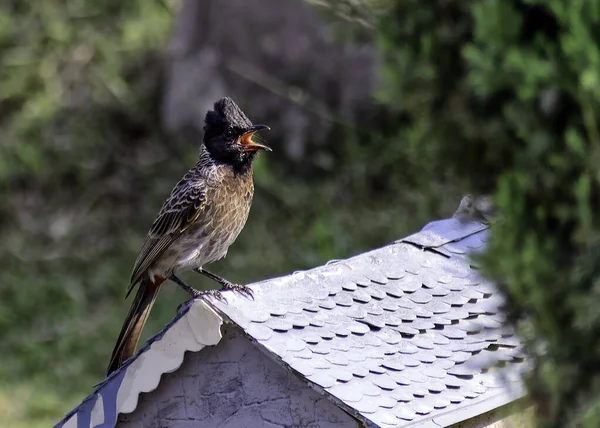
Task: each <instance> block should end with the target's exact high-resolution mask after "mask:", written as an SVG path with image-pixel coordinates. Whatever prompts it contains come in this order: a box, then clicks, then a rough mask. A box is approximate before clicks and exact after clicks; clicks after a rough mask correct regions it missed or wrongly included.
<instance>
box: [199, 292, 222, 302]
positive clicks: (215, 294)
mask: <svg viewBox="0 0 600 428" xmlns="http://www.w3.org/2000/svg"><path fill="white" fill-rule="evenodd" d="M202 296H207V297H213V298H215V299H217V300H218V301H220V302H223V303H227V299H226V298H225V296H223V293H221V291H220V290H208V291H205V292H204V293H202Z"/></svg>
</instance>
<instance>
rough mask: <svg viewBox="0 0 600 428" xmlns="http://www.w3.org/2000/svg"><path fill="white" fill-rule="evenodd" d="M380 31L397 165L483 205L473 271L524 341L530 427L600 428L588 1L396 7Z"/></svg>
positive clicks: (598, 105) (597, 139)
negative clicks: (495, 291) (498, 298)
mask: <svg viewBox="0 0 600 428" xmlns="http://www.w3.org/2000/svg"><path fill="white" fill-rule="evenodd" d="M381 28H382V33H381V38H380V46H381V48H382V52H383V53H384V56H385V63H386V65H385V68H384V76H385V78H386V81H387V83H388V84H389V85H390V87H391V88H393V90H391V89H390V88H389V87H388V88H387V89H386V92H385V93H384V94H382V97H383V98H384V99H385V100H386V101H387V102H388V103H389V104H390V105H392V106H395V108H397V109H398V110H401V111H403V112H404V113H405V114H406V115H407V116H408V117H409V118H410V120H409V125H408V126H406V127H400V128H399V129H398V136H399V138H400V139H401V140H402V141H403V142H404V143H405V144H406V146H407V153H408V155H409V156H410V163H412V164H414V165H419V166H423V165H427V167H425V168H423V169H422V171H423V173H424V176H423V180H424V181H427V180H430V179H431V177H432V176H436V175H439V173H440V171H444V172H445V173H447V174H450V175H456V176H458V177H462V178H464V179H467V180H469V182H470V183H471V184H470V187H471V188H473V189H475V190H478V191H480V192H493V193H494V195H495V196H494V198H495V203H496V205H497V208H498V209H499V211H500V212H501V217H500V219H499V221H498V222H497V224H495V226H494V228H493V231H492V237H491V240H490V245H489V251H488V252H487V254H486V255H485V256H483V257H482V258H481V260H480V261H481V263H482V267H483V269H484V272H485V273H486V274H488V275H490V276H491V277H492V278H494V279H495V280H497V281H498V283H499V284H500V285H501V287H502V289H503V290H504V292H505V293H506V294H507V296H508V303H509V305H508V310H509V315H510V316H511V320H512V321H513V322H516V323H518V324H519V325H520V326H521V331H522V334H523V336H524V338H525V339H526V340H527V343H528V349H529V353H530V355H531V357H532V361H533V362H534V363H535V367H534V370H533V371H532V373H531V375H530V376H529V378H528V385H529V389H530V394H531V397H532V399H533V402H534V403H535V404H536V405H537V421H538V426H540V427H556V428H559V427H560V428H562V427H569V426H585V427H597V426H600V417H599V416H598V414H599V404H598V403H599V401H598V399H599V397H600V382H599V380H600V348H599V347H598V346H597V344H598V337H599V336H600V316H599V314H600V311H599V309H598V308H599V307H600V239H599V238H600V217H598V213H599V212H600V206H599V204H600V193H599V192H600V168H599V165H600V134H599V131H598V124H599V120H598V117H599V113H600V49H599V47H600V33H599V32H598V28H600V1H597V0H549V1H535V0H522V1H519V0H510V1H508V0H482V1H464V0H460V1H458V0H457V1H444V2H438V1H433V0H431V1H424V0H412V1H411V0H406V1H399V2H396V3H395V8H394V12H393V13H390V14H389V15H388V17H387V18H386V19H385V20H384V22H383V24H382V27H381ZM423 162H425V163H423ZM597 217H598V218H597Z"/></svg>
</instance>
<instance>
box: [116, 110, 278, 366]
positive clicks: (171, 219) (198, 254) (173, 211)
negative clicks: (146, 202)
mask: <svg viewBox="0 0 600 428" xmlns="http://www.w3.org/2000/svg"><path fill="white" fill-rule="evenodd" d="M264 128H267V127H265V126H263V125H252V123H251V122H250V120H249V119H248V118H247V117H246V116H245V115H244V113H243V112H242V111H241V110H240V109H239V107H238V106H237V105H236V104H235V103H234V102H233V101H232V100H231V99H229V98H223V99H221V100H219V101H217V102H216V103H215V106H214V110H213V111H209V112H208V113H207V114H206V118H205V135H204V146H203V148H202V151H201V154H200V158H199V160H198V162H197V163H196V165H195V166H194V167H193V168H192V169H190V170H189V171H188V172H187V173H186V174H185V175H184V176H183V178H182V179H181V180H180V181H179V182H178V183H177V184H176V185H175V187H174V188H173V190H172V191H171V194H170V195H169V197H168V198H167V200H166V201H165V203H164V204H163V206H162V208H161V210H160V212H159V214H158V216H157V218H156V220H155V221H154V224H153V225H152V227H151V229H150V231H149V232H148V235H147V236H146V240H145V241H144V244H143V245H142V248H141V250H140V252H139V255H138V257H137V260H136V262H135V265H134V268H133V273H132V276H131V283H130V285H129V288H128V290H127V295H129V293H130V292H131V291H132V290H133V288H134V287H135V286H136V285H137V284H139V288H138V291H137V293H136V297H135V299H134V301H133V304H132V307H131V309H130V311H129V314H128V316H127V319H126V321H125V324H124V325H123V328H122V330H121V334H120V336H119V339H118V340H117V344H116V346H115V349H114V351H113V355H112V357H111V362H110V364H109V368H108V373H109V374H110V373H111V372H112V371H114V370H116V369H117V368H119V367H120V366H121V365H122V363H123V362H124V361H125V360H126V359H127V358H129V357H130V356H131V355H133V353H134V351H135V347H136V345H137V342H138V339H139V336H140V333H141V331H142V329H143V326H144V324H145V321H146V319H147V317H148V313H149V311H150V308H151V306H152V304H153V302H154V299H155V298H156V294H157V293H158V290H159V288H160V285H161V284H162V283H163V282H164V281H165V280H166V279H172V280H173V281H175V282H177V283H178V284H180V285H182V286H183V287H184V288H186V289H187V290H188V291H190V292H191V293H193V294H194V295H197V294H200V293H199V292H197V291H195V290H193V289H192V288H191V287H189V286H187V285H186V284H184V283H183V282H182V281H181V280H179V278H177V274H178V273H180V272H184V271H188V270H197V271H198V272H199V273H203V274H205V275H207V276H209V277H210V278H212V279H214V280H216V281H218V282H220V283H221V285H222V286H223V288H232V289H237V290H239V291H242V292H247V289H245V287H243V286H236V285H234V284H231V283H229V282H228V281H227V280H225V279H223V278H220V277H218V276H216V275H214V274H211V273H210V272H206V271H204V270H203V269H202V267H203V266H204V265H205V264H208V263H211V262H213V261H215V260H218V259H220V258H223V257H225V255H226V254H227V250H228V248H229V246H230V245H231V244H232V243H233V242H234V241H235V239H236V238H237V236H238V235H239V233H240V232H241V231H242V229H243V228H244V225H245V224H246V220H247V219H248V213H249V211H250V205H251V203H252V196H253V194H254V184H253V181H252V160H253V159H254V156H255V154H256V151H257V150H258V149H267V150H270V149H268V147H266V146H264V145H262V144H258V143H256V142H254V141H252V139H251V138H252V134H253V133H254V132H256V131H257V130H260V129H264ZM267 129H268V128H267Z"/></svg>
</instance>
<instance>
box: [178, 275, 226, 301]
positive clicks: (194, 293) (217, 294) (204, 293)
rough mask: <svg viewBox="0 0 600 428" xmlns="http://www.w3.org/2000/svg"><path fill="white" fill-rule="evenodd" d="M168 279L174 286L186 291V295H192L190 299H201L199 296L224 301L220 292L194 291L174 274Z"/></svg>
mask: <svg viewBox="0 0 600 428" xmlns="http://www.w3.org/2000/svg"><path fill="white" fill-rule="evenodd" d="M169 279H170V280H171V281H173V282H174V283H175V284H177V285H179V286H180V287H181V288H183V289H184V290H185V291H187V292H188V293H190V294H191V295H192V299H195V298H198V297H201V296H213V297H215V298H217V299H219V300H225V298H224V297H223V296H222V295H221V292H220V291H218V290H209V291H200V290H196V289H195V288H194V287H192V286H190V285H187V284H186V283H185V282H183V281H182V280H181V279H179V278H178V277H177V276H175V275H174V274H173V275H171V276H170V277H169Z"/></svg>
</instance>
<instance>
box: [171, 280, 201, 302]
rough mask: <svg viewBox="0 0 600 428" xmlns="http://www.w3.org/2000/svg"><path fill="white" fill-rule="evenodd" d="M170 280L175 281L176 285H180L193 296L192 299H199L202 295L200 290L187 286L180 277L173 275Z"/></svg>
mask: <svg viewBox="0 0 600 428" xmlns="http://www.w3.org/2000/svg"><path fill="white" fill-rule="evenodd" d="M169 279H170V280H171V281H173V282H174V283H175V284H177V285H179V286H180V287H181V288H183V289H184V290H185V291H187V292H188V293H190V294H191V295H192V297H199V296H201V295H202V292H201V291H199V290H196V289H195V288H194V287H192V286H190V285H187V284H186V283H185V282H183V281H182V280H181V279H179V278H178V277H176V276H175V275H171V276H170V277H169Z"/></svg>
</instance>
